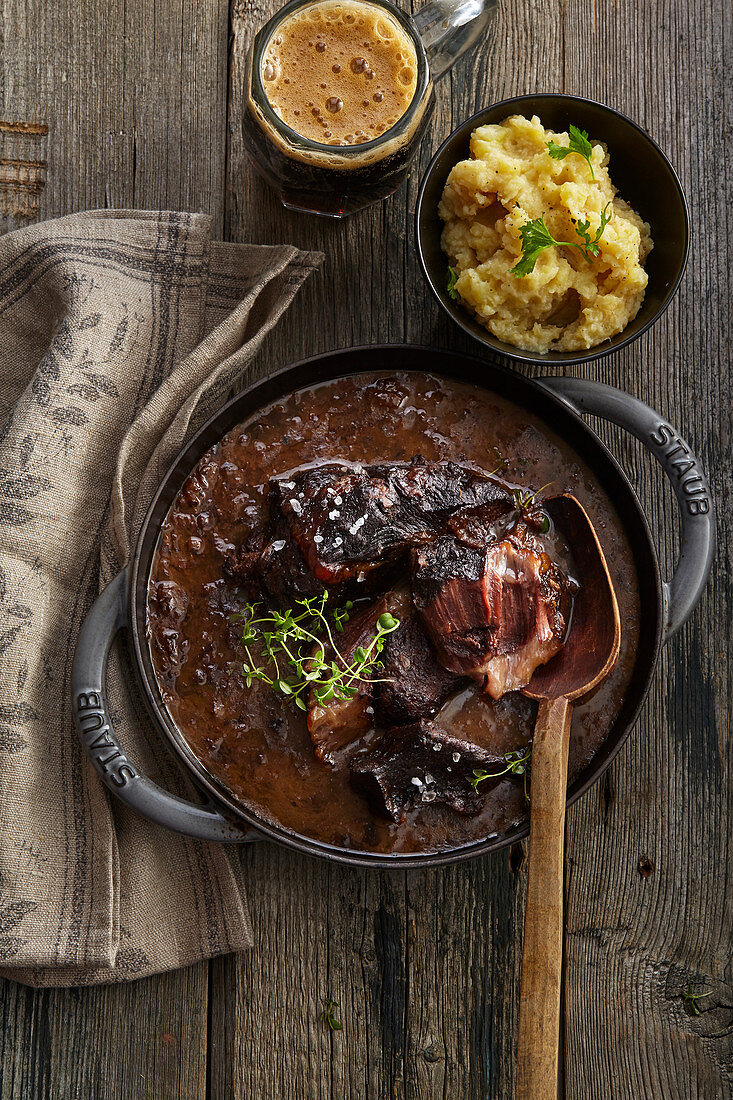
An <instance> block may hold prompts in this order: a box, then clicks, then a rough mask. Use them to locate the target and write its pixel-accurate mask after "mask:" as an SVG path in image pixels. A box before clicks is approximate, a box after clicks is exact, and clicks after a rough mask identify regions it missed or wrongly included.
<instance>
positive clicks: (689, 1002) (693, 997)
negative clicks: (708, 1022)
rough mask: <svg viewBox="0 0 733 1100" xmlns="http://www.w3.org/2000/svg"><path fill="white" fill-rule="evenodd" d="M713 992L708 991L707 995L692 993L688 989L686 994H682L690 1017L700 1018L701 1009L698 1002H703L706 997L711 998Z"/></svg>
mask: <svg viewBox="0 0 733 1100" xmlns="http://www.w3.org/2000/svg"><path fill="white" fill-rule="evenodd" d="M712 992H713V991H712V989H708V990H707V991H706V992H705V993H692V992H690V990H689V989H688V990H687V992H686V993H680V997H681V999H682V1001H683V1003H684V1006H685V1008H686V1009H687V1011H688V1012H689V1013H690V1015H691V1016H699V1015H700V1009H699V1007H698V1003H697V1002H698V1001H702V1000H703V999H704V998H705V997H709V996H710V994H711V993H712Z"/></svg>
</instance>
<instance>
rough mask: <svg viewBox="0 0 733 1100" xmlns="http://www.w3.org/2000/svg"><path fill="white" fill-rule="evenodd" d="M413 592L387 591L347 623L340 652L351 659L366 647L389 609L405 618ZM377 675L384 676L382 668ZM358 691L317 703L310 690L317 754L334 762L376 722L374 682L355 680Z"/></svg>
mask: <svg viewBox="0 0 733 1100" xmlns="http://www.w3.org/2000/svg"><path fill="white" fill-rule="evenodd" d="M409 606H410V595H409V592H408V591H407V589H405V588H401V589H397V590H395V591H392V592H387V593H386V594H385V595H384V596H382V597H381V599H379V600H377V601H376V603H373V604H370V605H369V607H367V608H366V609H365V610H363V611H361V612H359V613H358V614H356V615H355V616H354V617H353V619H351V620H350V621H349V622H348V623H347V624H346V626H345V628H344V630H343V633H341V634H335V635H334V641H335V642H336V644H337V646H338V648H339V652H340V653H341V655H342V656H343V657H344V658H345V659H346V660H347V661H349V662H351V660H352V658H353V655H354V650H356V649H357V648H358V647H359V646H363V647H364V648H365V649H366V648H367V646H368V645H369V642H370V641H371V639H372V638H373V637H374V635H375V634H376V632H377V626H376V624H377V619H378V618H379V616H380V615H383V614H384V613H385V611H389V612H390V614H391V615H393V616H394V618H395V619H400V620H401V619H402V617H403V616H404V615H405V614H406V613H407V612H408V610H409ZM333 657H334V653H333V650H332V649H331V647H329V648H328V649H327V650H326V659H327V660H331V659H332V658H333ZM376 675H378V676H379V677H381V676H382V675H384V674H383V673H382V672H381V671H379V672H377V673H376ZM353 686H354V687H355V688H356V690H357V694H356V695H354V696H352V697H351V698H349V699H338V698H336V697H334V698H333V699H330V700H329V701H328V702H327V703H324V704H322V705H319V704H318V703H316V700H315V697H314V693H313V691H312V690H311V692H310V693H309V698H308V731H309V733H310V735H311V740H312V741H313V744H314V745H315V749H316V756H317V757H318V758H319V759H320V760H325V761H326V762H327V763H329V764H330V763H333V761H334V754H335V753H336V752H338V751H340V750H341V749H344V748H346V747H347V746H348V745H350V744H351V743H352V742H353V741H356V740H358V738H359V737H361V736H363V734H365V733H366V732H367V731H368V730H369V729H371V727H372V725H373V724H374V705H373V696H374V688H375V685H374V684H373V683H371V682H369V681H364V680H355V681H354V685H353Z"/></svg>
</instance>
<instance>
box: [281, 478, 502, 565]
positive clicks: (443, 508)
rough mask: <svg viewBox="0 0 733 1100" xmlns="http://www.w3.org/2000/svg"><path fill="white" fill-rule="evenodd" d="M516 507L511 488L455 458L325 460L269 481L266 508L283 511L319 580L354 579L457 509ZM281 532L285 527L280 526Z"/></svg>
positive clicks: (400, 552)
mask: <svg viewBox="0 0 733 1100" xmlns="http://www.w3.org/2000/svg"><path fill="white" fill-rule="evenodd" d="M482 504H484V505H491V506H493V507H495V508H496V510H497V512H501V511H506V510H508V509H511V508H512V507H513V497H512V495H511V494H510V492H509V491H508V489H507V488H506V487H505V486H504V485H503V484H502V483H501V482H498V481H496V480H495V479H493V478H490V477H488V476H486V475H484V474H478V473H476V472H475V471H473V470H469V469H468V468H467V467H465V466H459V465H458V464H457V463H454V462H433V463H428V462H425V460H423V459H420V458H415V459H413V461H412V462H411V463H407V464H406V463H393V464H389V465H380V466H366V467H363V466H358V465H355V466H347V465H345V464H342V463H327V464H324V465H322V466H316V467H313V468H311V469H307V470H303V471H300V472H299V473H297V474H293V475H291V476H290V477H286V478H275V479H273V481H272V482H271V512H272V515H273V517H276V522H277V517H278V516H282V518H283V520H284V523H285V525H286V527H287V531H288V533H289V535H290V537H291V538H292V541H293V542H294V543H295V545H296V546H297V547H298V549H299V550H300V552H301V554H302V555H303V559H304V560H305V563H306V565H307V567H308V568H309V569H310V570H311V572H312V573H313V575H314V576H315V577H316V579H317V580H318V581H320V582H321V583H322V584H323V585H328V586H331V585H334V584H339V583H343V582H345V581H355V582H357V583H359V582H362V583H363V581H364V580H365V579H366V577H367V575H368V574H370V573H371V572H373V571H375V570H380V571H381V570H383V569H384V568H385V567H387V566H389V565H391V564H394V563H395V562H396V561H397V560H398V559H399V558H401V557H403V556H404V555H405V554H406V552H407V551H408V550H409V548H410V547H412V546H415V545H418V544H420V543H423V542H427V541H429V540H430V539H432V538H433V537H434V536H435V535H436V534H438V533H440V532H441V531H442V530H444V529H445V526H446V523H447V521H448V519H449V518H450V517H451V516H452V515H453V514H454V513H455V512H456V511H458V510H459V509H461V508H475V507H477V506H478V505H482ZM281 530H283V529H282V528H281Z"/></svg>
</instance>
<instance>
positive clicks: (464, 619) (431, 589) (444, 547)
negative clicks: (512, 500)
mask: <svg viewBox="0 0 733 1100" xmlns="http://www.w3.org/2000/svg"><path fill="white" fill-rule="evenodd" d="M412 582H413V592H414V595H415V603H416V606H417V607H418V608H419V609H420V611H421V613H422V616H423V621H424V623H425V626H426V629H427V631H428V634H429V635H430V638H431V639H432V642H433V645H434V646H435V649H436V652H437V654H438V657H439V659H440V661H441V663H442V664H444V665H445V667H446V668H448V669H450V670H451V671H452V672H455V673H457V674H461V675H464V676H471V677H472V678H473V679H477V680H481V681H483V684H484V689H485V690H486V691H487V692H488V693H489V695H491V696H492V698H494V699H499V698H500V697H501V696H502V695H503V694H504V693H505V692H507V691H516V690H517V689H518V688H521V687H524V686H525V685H526V684H527V683H529V681H530V679H531V678H532V674H533V672H534V670H535V668H537V667H538V665H541V664H545V663H546V662H547V661H549V660H551V658H552V657H553V656H554V655H555V654H556V653H557V652H558V650H559V649H560V648H561V647H562V644H563V638H564V634H565V614H564V608H566V607H567V605H568V603H569V589H568V583H567V579H566V578H565V576H564V575H563V573H562V572H561V571H560V569H559V568H558V567H557V566H556V565H555V564H554V563H553V562H552V561H551V559H550V557H549V556H548V555H547V554H546V553H545V552H544V551H543V550H542V548H541V546H539V545H538V544H537V542H536V540H534V539H532V538H531V536H527V535H526V534H523V535H521V536H520V535H519V534H514V535H511V534H510V535H509V536H508V537H506V538H503V539H502V540H501V541H500V542H495V543H493V544H491V545H489V546H487V547H486V548H485V549H483V550H479V549H475V548H474V546H467V545H465V544H464V543H463V542H460V541H459V540H458V539H457V538H455V537H453V536H449V535H447V536H444V537H442V538H439V539H436V540H435V541H434V542H433V543H431V544H430V545H429V546H424V547H420V548H419V549H417V550H415V551H413V562H412Z"/></svg>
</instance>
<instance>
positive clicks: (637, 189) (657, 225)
mask: <svg viewBox="0 0 733 1100" xmlns="http://www.w3.org/2000/svg"><path fill="white" fill-rule="evenodd" d="M510 115H525V116H526V117H527V118H531V117H532V115H537V116H538V117H539V119H540V121H541V122H542V123H543V125H544V126H546V127H548V128H549V129H551V130H556V131H567V129H568V127H569V126H570V124H571V123H573V124H574V125H575V126H578V127H579V128H580V129H581V130H587V132H588V134H589V135H590V137H591V139H592V140H595V141H602V142H604V143H605V144H606V146H607V147H608V151H609V154H610V158H611V179H612V180H613V183H614V186H615V187H616V188H617V189H618V193H619V195H620V196H621V197H622V198H624V199H626V201H627V202H628V203H630V204H631V206H632V207H633V209H634V210H636V212H637V213H638V214H640V215H641V217H642V218H643V219H644V220H645V221H646V222H648V223H649V225H650V226H651V232H652V240H653V241H654V248H653V250H652V252H651V254H650V256H649V258H648V260H647V262H646V265H645V266H646V271H647V274H648V275H649V284H648V286H647V289H646V294H645V296H644V302H643V303H642V307H641V309H640V310H639V312H638V313H637V315H636V317H635V318H634V320H633V321H631V322H630V324H628V325H627V326H626V328H625V329H624V330H623V332H620V333H619V334H618V335H617V336H614V337H612V338H611V339H610V340H606V341H605V342H604V343H602V344H599V345H598V346H597V347H595V348H589V349H588V350H587V351H572V352H567V351H562V352H560V351H558V352H552V351H550V352H546V353H545V354H540V353H539V352H532V351H522V350H521V349H520V348H516V347H514V346H513V345H512V344H505V343H504V342H503V341H502V340H498V339H496V337H495V336H492V335H491V333H489V332H487V330H486V329H485V328H484V327H483V326H482V325H480V324H479V323H478V321H476V320H475V319H474V318H473V316H472V315H471V313H470V312H469V311H468V310H466V309H464V308H463V307H462V306H461V305H460V304H459V303H458V302H454V301H452V299H451V298H449V297H448V292H447V289H446V282H447V270H448V260H447V258H446V256H445V253H444V252H443V250H442V249H441V247H440V235H441V231H442V229H443V223H442V222H441V220H440V218H439V217H438V203H439V201H440V196H441V195H442V193H443V187H444V186H445V181H446V179H447V178H448V174H449V172H450V170H451V168H452V167H453V165H454V164H457V163H458V161H459V160H465V159H466V158H467V157H468V156H469V141H470V138H471V133H472V132H473V130H475V129H476V127H477V126H484V125H486V124H487V123H492V122H502V121H503V120H504V119H505V118H509V117H510ZM415 240H416V244H417V253H418V257H419V259H420V266H421V267H422V270H423V274H424V275H425V278H426V279H427V281H428V285H429V286H430V289H431V290H432V292H433V294H434V295H435V297H436V298H437V299H438V301H439V302H440V304H441V305H442V307H443V309H444V310H445V311H446V313H448V314H450V316H451V317H452V318H453V320H454V321H455V322H456V323H457V324H459V325H460V326H461V328H462V329H464V330H465V331H466V332H467V333H469V334H470V335H471V336H473V337H475V339H476V340H478V341H479V342H480V343H482V344H484V345H485V346H486V347H488V348H491V349H492V350H493V351H495V352H498V353H499V354H500V355H507V356H510V357H511V358H512V359H515V360H519V361H520V362H524V363H540V364H543V365H549V364H558V365H569V364H572V363H582V362H586V361H588V360H590V359H598V358H599V357H600V356H602V355H608V354H609V352H612V351H616V350H617V349H618V348H622V347H625V346H626V344H629V343H631V341H632V340H635V339H636V338H637V337H638V336H641V334H642V332H646V330H647V329H648V328H650V326H651V325H653V324H654V322H655V321H656V320H657V319H658V318H659V317H661V315H662V313H664V311H665V309H666V308H667V306H668V305H669V303H670V302H671V301H672V298H673V297H674V294H675V292H676V290H677V287H678V286H679V284H680V279H681V278H682V274H683V272H684V270H685V264H686V263H687V253H688V251H689V243H690V229H689V216H688V212H687V203H686V201H685V196H684V193H683V191H682V187H681V185H680V181H679V179H678V178H677V174H676V172H675V170H674V168H673V167H672V165H671V164H670V163H669V161H668V160H667V158H666V156H665V155H664V153H663V152H662V150H661V149H660V148H659V146H658V145H657V143H656V142H655V141H654V140H653V139H652V138H651V137H649V134H647V133H646V132H645V131H644V130H642V128H641V127H640V126H637V124H636V123H635V122H632V121H631V119H630V118H627V117H626V116H625V115H622V114H620V113H619V112H618V111H615V110H614V109H613V108H612V107H606V106H605V105H604V104H603V103H595V102H594V101H593V100H591V99H583V98H582V97H580V96H571V95H551V94H547V95H524V96H516V97H515V98H514V99H503V100H501V102H499V103H494V104H492V106H491V107H487V108H485V110H483V111H478V112H477V113H476V114H475V115H473V116H472V117H471V118H469V119H467V120H466V121H465V122H464V123H463V124H462V125H461V126H459V127H458V129H457V130H454V131H453V133H452V134H451V135H450V136H449V137H448V138H447V139H446V140H445V141H444V142H443V144H442V145H441V146H440V148H439V149H438V151H437V153H436V154H435V156H434V157H433V159H432V160H431V162H430V164H429V166H428V169H427V172H426V173H425V176H424V178H423V181H422V184H421V186H420V193H419V195H418V200H417V211H416V215H415Z"/></svg>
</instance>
